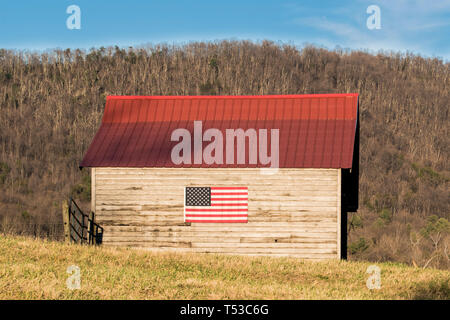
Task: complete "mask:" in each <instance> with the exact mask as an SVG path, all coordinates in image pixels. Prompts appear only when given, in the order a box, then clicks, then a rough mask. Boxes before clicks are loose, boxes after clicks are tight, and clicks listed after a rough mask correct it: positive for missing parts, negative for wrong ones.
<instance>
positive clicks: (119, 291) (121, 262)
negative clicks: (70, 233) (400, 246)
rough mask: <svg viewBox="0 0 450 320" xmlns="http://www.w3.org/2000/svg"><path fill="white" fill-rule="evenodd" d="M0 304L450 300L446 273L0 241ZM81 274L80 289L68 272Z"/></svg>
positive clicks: (449, 274)
mask: <svg viewBox="0 0 450 320" xmlns="http://www.w3.org/2000/svg"><path fill="white" fill-rule="evenodd" d="M0 252H2V254H1V255H0V299H186V300H191V299H450V288H449V284H450V283H449V281H450V272H449V271H444V270H435V269H425V270H424V269H421V268H413V267H408V266H406V265H402V264H394V263H378V264H376V265H377V266H378V267H380V269H381V288H380V289H373V290H369V289H368V288H367V287H366V281H367V279H368V277H369V274H367V273H366V270H367V267H368V266H369V265H371V264H372V263H369V262H340V261H324V262H302V261H299V260H295V259H287V258H267V257H266V258H259V257H258V258H252V257H236V256H225V255H223V256H220V255H209V254H206V255H205V254H195V255H194V254H174V253H171V254H169V253H166V254H164V253H151V252H146V251H139V250H135V249H112V248H102V247H87V246H79V245H68V244H64V243H61V242H51V241H48V240H47V241H44V240H34V239H31V238H26V237H18V236H1V237H0ZM71 265H77V266H78V267H79V268H80V276H81V289H80V290H69V289H67V287H66V281H67V278H68V277H69V274H68V273H66V270H67V268H68V267H69V266H71Z"/></svg>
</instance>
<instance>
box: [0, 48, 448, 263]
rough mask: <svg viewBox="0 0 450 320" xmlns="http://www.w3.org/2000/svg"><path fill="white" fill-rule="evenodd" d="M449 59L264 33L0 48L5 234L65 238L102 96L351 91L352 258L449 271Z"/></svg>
mask: <svg viewBox="0 0 450 320" xmlns="http://www.w3.org/2000/svg"><path fill="white" fill-rule="evenodd" d="M449 88H450V63H444V62H443V61H442V60H439V59H435V58H433V59H432V58H422V57H420V56H415V55H410V54H407V55H401V54H396V53H380V54H377V55H372V54H369V53H366V52H361V51H345V50H333V51H329V50H325V49H319V48H314V47H306V48H303V49H301V50H300V49H298V48H295V47H293V46H289V45H277V44H274V43H271V42H267V41H264V42H261V43H251V42H246V41H242V42H233V41H232V42H229V41H223V42H218V43H191V44H187V45H185V46H164V45H157V46H150V47H146V48H129V49H127V50H125V49H120V48H118V47H116V48H99V49H93V50H90V51H89V52H85V51H82V50H72V51H71V50H69V49H67V50H65V51H62V50H55V51H52V52H46V53H40V54H38V53H29V52H15V51H7V50H0V115H1V116H0V231H4V232H13V233H16V234H28V235H35V236H40V237H49V238H51V239H60V238H61V235H62V226H61V222H62V221H61V217H60V204H61V201H62V200H63V199H64V198H66V197H68V196H69V195H73V196H74V197H75V198H76V199H77V200H78V201H81V202H82V203H84V204H83V205H84V206H85V208H88V206H89V205H88V203H89V197H90V177H89V172H88V171H87V170H83V171H80V170H79V169H78V165H79V163H80V160H81V159H82V157H83V154H84V153H85V151H86V149H87V148H88V146H89V144H90V142H91V141H92V138H93V136H94V134H95V132H96V130H97V128H98V126H99V123H100V120H101V116H102V113H103V108H104V105H105V99H106V96H107V95H217V94H221V95H230V94H232V95H245V94H249V95H259V94H306V93H348V92H355V93H359V94H360V120H361V151H360V153H361V155H360V199H359V200H360V210H359V211H358V213H356V214H350V215H349V220H348V221H349V224H348V229H349V246H348V247H349V258H350V259H351V260H358V259H363V260H371V261H399V262H403V263H407V264H410V265H418V266H426V267H436V268H443V269H449V268H450V257H449V252H448V247H449V244H450V224H449V222H448V220H449V215H450V197H449V196H448V190H449V179H450V174H449V164H450V162H449V161H448V160H449V152H450V149H449V145H450V143H449V142H450V141H449V133H448V127H449V126H448V123H449V119H448V115H449V101H450V90H449Z"/></svg>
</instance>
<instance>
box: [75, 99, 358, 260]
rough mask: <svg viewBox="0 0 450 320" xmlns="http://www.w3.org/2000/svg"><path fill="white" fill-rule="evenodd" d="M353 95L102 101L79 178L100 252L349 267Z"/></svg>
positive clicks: (354, 164)
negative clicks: (85, 180)
mask: <svg viewBox="0 0 450 320" xmlns="http://www.w3.org/2000/svg"><path fill="white" fill-rule="evenodd" d="M358 163H359V120H358V95H357V94H315V95H266V96H133V97H132V96H110V97H108V98H107V100H106V107H105V111H104V115H103V119H102V123H101V126H100V128H99V130H98V132H97V134H96V135H95V137H94V140H93V141H92V144H91V145H90V147H89V149H88V151H87V153H86V154H85V156H84V159H83V160H82V163H81V165H80V167H89V168H91V170H92V172H91V173H92V211H93V212H94V213H95V217H96V221H97V222H98V223H99V224H100V225H101V226H102V227H103V228H104V234H103V243H104V245H114V246H129V247H141V248H148V249H152V250H174V251H184V252H212V253H227V254H237V255H268V256H292V257H299V258H304V259H330V258H331V259H332V258H338V259H339V258H346V252H347V234H346V230H347V227H346V226H347V212H354V211H356V210H357V208H358Z"/></svg>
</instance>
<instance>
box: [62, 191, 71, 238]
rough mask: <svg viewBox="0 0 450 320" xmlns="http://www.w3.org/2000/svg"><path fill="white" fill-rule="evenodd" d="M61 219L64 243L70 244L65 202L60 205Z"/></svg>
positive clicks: (67, 211)
mask: <svg viewBox="0 0 450 320" xmlns="http://www.w3.org/2000/svg"><path fill="white" fill-rule="evenodd" d="M62 218H63V223H64V242H70V225H69V205H68V204H67V200H64V201H63V203H62Z"/></svg>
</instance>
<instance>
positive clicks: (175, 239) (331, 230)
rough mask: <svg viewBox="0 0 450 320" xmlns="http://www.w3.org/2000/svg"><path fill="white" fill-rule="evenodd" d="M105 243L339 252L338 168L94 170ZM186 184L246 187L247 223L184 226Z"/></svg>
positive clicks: (313, 254) (316, 254)
mask: <svg viewBox="0 0 450 320" xmlns="http://www.w3.org/2000/svg"><path fill="white" fill-rule="evenodd" d="M92 175H93V177H92V181H94V183H93V184H92V205H93V209H94V211H95V213H96V219H97V222H98V223H100V224H101V225H102V226H103V227H104V229H105V231H104V238H103V243H104V244H105V245H117V246H130V247H141V248H151V249H153V250H173V251H185V252H215V253H229V254H245V255H271V256H293V257H299V258H305V259H307V258H309V259H328V258H339V257H340V248H339V246H340V226H339V222H340V216H339V215H340V212H341V210H340V193H341V192H340V182H339V181H340V170H339V169H279V171H278V173H276V174H273V175H267V174H261V172H260V170H259V169H258V168H244V169H238V168H230V169H218V168H214V169H205V168H189V169H188V168H182V169H175V168H94V169H93V170H92ZM186 186H248V192H249V204H248V210H249V211H248V223H191V224H186V223H184V221H183V219H184V217H183V201H184V187H186Z"/></svg>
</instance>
